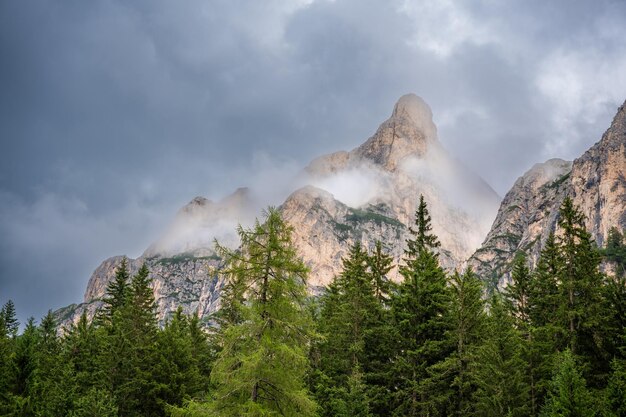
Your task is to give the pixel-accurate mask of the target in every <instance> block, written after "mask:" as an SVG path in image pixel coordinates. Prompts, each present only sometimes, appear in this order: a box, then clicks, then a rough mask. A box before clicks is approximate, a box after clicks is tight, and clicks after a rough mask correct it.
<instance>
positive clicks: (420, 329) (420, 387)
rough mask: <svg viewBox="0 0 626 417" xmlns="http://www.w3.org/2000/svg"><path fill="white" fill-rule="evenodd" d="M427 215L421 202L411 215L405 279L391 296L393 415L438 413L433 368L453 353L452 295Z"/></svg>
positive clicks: (422, 200)
mask: <svg viewBox="0 0 626 417" xmlns="http://www.w3.org/2000/svg"><path fill="white" fill-rule="evenodd" d="M430 222H431V217H430V214H429V212H428V208H427V206H426V203H425V201H424V197H423V196H420V203H419V206H418V209H417V211H416V213H415V226H416V228H415V229H414V228H410V232H411V234H412V235H413V239H409V240H407V248H406V250H405V257H404V262H405V265H403V266H402V267H401V268H400V273H401V274H402V276H403V278H404V281H403V282H402V283H401V284H400V285H399V287H398V292H397V294H395V296H394V297H393V299H392V315H393V317H394V322H395V326H396V329H397V333H398V335H399V341H398V355H397V357H396V358H395V359H394V362H395V364H396V365H395V368H396V369H395V370H394V372H395V375H396V376H397V381H396V384H395V386H396V387H397V388H396V391H397V392H396V394H395V395H396V405H397V407H396V410H395V414H396V415H404V416H418V415H437V414H438V413H440V412H441V409H442V407H445V405H443V404H442V401H441V398H435V396H434V395H432V394H433V392H432V389H433V386H436V381H437V380H438V379H439V376H438V375H431V367H433V366H435V365H436V364H438V363H439V362H441V361H443V360H444V359H445V358H446V357H447V356H448V355H449V354H450V352H451V351H452V346H451V345H450V340H449V338H448V337H447V332H448V330H449V328H450V321H449V311H450V295H449V290H448V288H447V287H446V275H445V273H444V271H443V269H442V268H441V267H440V266H439V258H438V255H437V254H436V253H435V252H434V249H436V248H437V247H439V245H440V244H439V241H438V239H437V237H436V236H435V235H434V234H431V233H430V231H431V229H432V227H431V224H430Z"/></svg>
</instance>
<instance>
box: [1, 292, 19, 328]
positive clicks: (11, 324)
mask: <svg viewBox="0 0 626 417" xmlns="http://www.w3.org/2000/svg"><path fill="white" fill-rule="evenodd" d="M0 319H1V320H2V321H3V323H4V329H5V331H6V333H7V334H8V335H9V336H11V337H15V336H17V331H18V329H19V327H20V322H19V321H17V317H16V313H15V304H13V300H9V301H7V302H6V303H5V304H4V306H2V309H1V310H0Z"/></svg>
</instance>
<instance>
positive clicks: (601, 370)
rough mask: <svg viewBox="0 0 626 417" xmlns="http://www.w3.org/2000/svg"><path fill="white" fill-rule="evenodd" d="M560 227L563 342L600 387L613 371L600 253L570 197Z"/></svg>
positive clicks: (560, 211)
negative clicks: (606, 334) (584, 363)
mask: <svg viewBox="0 0 626 417" xmlns="http://www.w3.org/2000/svg"><path fill="white" fill-rule="evenodd" d="M559 227H560V229H561V232H562V234H561V236H560V238H559V243H560V249H561V254H562V259H563V266H562V268H561V271H560V272H561V273H560V275H559V282H560V297H561V303H560V305H559V311H558V317H559V320H560V324H561V326H562V327H563V328H564V335H565V339H564V341H563V343H564V345H565V346H566V347H567V348H569V349H570V350H571V351H572V354H574V355H579V356H582V357H584V358H585V360H586V361H587V362H588V363H589V365H590V366H589V370H588V372H587V373H586V376H587V379H588V382H589V383H590V385H591V386H592V387H601V386H603V385H604V383H605V382H604V381H606V377H607V375H608V373H609V371H610V370H609V359H608V358H606V357H604V356H605V348H604V346H603V344H604V343H605V341H606V339H605V337H604V334H603V332H604V331H605V329H606V321H605V317H604V316H605V314H604V313H605V312H604V311H603V310H602V306H603V302H602V286H603V283H604V282H603V281H604V277H603V275H602V274H601V273H600V271H599V265H600V256H599V252H598V249H597V248H596V247H595V245H594V243H593V241H592V239H591V234H590V233H589V232H588V231H587V229H586V226H585V217H584V215H583V214H582V213H581V212H580V210H579V209H578V208H577V207H575V206H574V203H573V202H572V200H571V199H570V198H569V197H567V198H565V200H564V201H563V204H562V205H561V208H560V210H559Z"/></svg>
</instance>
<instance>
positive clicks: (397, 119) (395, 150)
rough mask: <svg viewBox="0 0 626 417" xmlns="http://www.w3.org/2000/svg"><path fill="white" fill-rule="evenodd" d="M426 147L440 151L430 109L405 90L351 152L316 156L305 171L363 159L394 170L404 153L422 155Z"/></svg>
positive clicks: (328, 169)
mask: <svg viewBox="0 0 626 417" xmlns="http://www.w3.org/2000/svg"><path fill="white" fill-rule="evenodd" d="M429 151H434V153H441V152H442V148H441V146H440V144H439V141H438V139H437V127H436V126H435V123H434V122H433V114H432V111H431V109H430V107H429V106H428V104H426V102H425V101H424V100H423V99H422V98H420V97H418V96H416V95H415V94H406V95H404V96H402V97H400V99H399V100H398V101H397V103H396V104H395V106H394V108H393V112H392V113H391V117H389V119H387V120H386V121H384V122H383V123H382V124H381V125H380V126H379V127H378V130H377V131H376V133H375V134H374V135H373V136H372V137H370V138H369V139H368V140H367V141H365V143H363V144H362V145H360V146H358V147H357V148H355V149H353V150H352V151H350V152H346V151H339V152H335V153H332V154H329V155H324V156H321V157H319V158H316V159H314V160H313V161H312V162H311V163H310V164H309V166H308V167H307V168H306V172H308V173H309V174H313V175H327V174H332V173H335V172H337V171H340V170H342V169H346V168H349V167H353V166H355V165H362V164H363V163H364V162H366V163H370V164H373V165H375V166H377V167H380V168H383V169H384V170H385V171H390V172H393V171H396V170H397V169H398V168H399V167H400V166H401V165H402V163H403V162H404V161H405V160H406V158H407V157H413V158H424V157H425V156H426V154H427V153H428V152H429Z"/></svg>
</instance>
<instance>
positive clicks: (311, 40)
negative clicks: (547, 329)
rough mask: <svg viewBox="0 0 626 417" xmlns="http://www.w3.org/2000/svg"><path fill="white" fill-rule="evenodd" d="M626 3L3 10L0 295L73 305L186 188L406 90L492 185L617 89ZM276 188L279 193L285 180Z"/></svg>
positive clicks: (319, 141) (382, 106) (590, 137)
mask: <svg viewBox="0 0 626 417" xmlns="http://www.w3.org/2000/svg"><path fill="white" fill-rule="evenodd" d="M624 39H626V3H625V2H623V1H611V0H606V1H594V2H588V1H571V0H562V1H551V2H545V1H539V0H530V1H512V2H492V1H488V0H483V1H478V0H477V1H462V2H461V1H451V0H449V1H438V2H426V1H369V0H344V1H342V0H336V1H327V0H300V1H293V0H285V1H276V0H274V1H272V0H270V1H263V2H259V1H253V0H250V1H226V0H216V1H200V0H190V1H185V2H171V1H165V0H144V1H133V2H126V1H122V0H108V1H104V0H101V1H98V0H96V1H90V2H82V1H74V0H56V1H52V0H49V1H39V2H35V1H28V0H26V1H25V0H8V1H3V2H1V3H0V56H1V57H2V64H1V65H0V88H1V90H0V91H2V93H1V94H0V140H1V148H0V149H1V152H0V303H4V302H5V301H6V300H7V299H9V298H11V299H13V300H14V301H15V302H16V306H17V309H18V313H19V314H20V318H21V319H22V321H23V320H24V318H25V317H26V316H29V315H34V316H35V317H37V318H39V317H41V316H42V315H43V314H44V313H45V311H46V310H47V309H48V308H57V307H60V306H62V305H65V304H69V303H71V302H79V301H81V299H82V293H83V291H84V288H85V285H86V282H87V279H88V277H89V275H90V273H91V271H92V270H93V269H94V268H95V267H96V266H97V265H98V263H99V262H100V261H101V260H103V259H104V258H106V257H109V256H112V255H117V254H127V255H129V256H132V257H134V256H137V255H139V254H140V253H141V252H142V251H143V250H144V249H145V248H146V247H147V246H148V245H149V244H150V243H151V242H152V241H154V240H155V239H156V237H157V236H158V235H159V234H161V233H162V232H163V231H164V230H165V229H166V226H167V224H168V222H169V221H171V219H172V218H173V217H174V214H175V212H176V210H177V209H178V208H179V207H180V206H182V205H183V204H185V203H186V202H187V201H189V200H191V199H192V198H193V197H194V196H196V195H203V196H207V197H209V198H212V199H220V198H221V197H223V196H224V195H226V194H229V193H231V192H232V191H233V190H234V189H235V188H237V187H240V186H246V185H253V186H256V187H257V188H258V189H259V188H260V189H263V185H264V184H270V186H268V187H267V188H266V190H267V192H268V193H270V192H271V193H272V194H271V196H270V197H269V198H268V199H269V200H274V201H275V202H276V203H280V199H281V198H283V197H284V196H283V195H282V194H281V191H280V188H281V187H276V186H274V185H275V183H276V181H279V182H280V181H283V182H284V181H285V178H286V177H289V176H291V175H295V173H297V171H298V170H299V169H300V168H301V167H304V166H305V165H306V164H307V162H308V161H309V160H311V159H313V158H314V157H316V156H318V155H320V154H324V153H328V152H332V151H335V150H340V149H348V150H349V149H352V148H353V147H355V146H357V145H358V144H360V143H362V142H363V141H365V139H367V138H368V137H369V136H370V135H371V134H373V132H374V131H375V129H376V127H377V126H378V124H379V123H380V122H382V121H383V120H384V119H386V118H387V117H388V116H389V114H390V113H391V110H392V108H393V104H394V103H395V101H396V100H397V98H398V97H400V96H401V95H402V94H405V93H407V92H414V93H416V94H418V95H420V96H421V97H423V98H424V99H425V100H426V102H428V103H429V104H430V106H431V107H432V110H433V114H434V119H435V123H436V124H437V126H438V130H439V138H440V140H441V142H442V143H443V145H444V147H446V148H447V149H448V150H450V152H451V153H453V154H454V155H456V156H457V157H458V158H459V159H460V160H461V161H462V162H463V163H464V164H466V165H467V166H468V167H470V168H471V169H472V170H474V171H475V172H477V173H478V174H480V175H481V176H482V177H483V178H484V179H485V180H486V181H487V182H488V183H490V184H491V185H492V186H493V187H494V188H495V189H496V190H497V191H498V192H499V193H500V194H501V195H503V194H504V193H505V192H506V191H507V190H508V188H509V187H510V186H511V185H512V183H513V182H514V180H515V178H516V177H518V176H519V175H521V174H522V173H523V172H524V171H525V170H527V169H528V168H530V166H532V165H533V164H534V163H536V162H541V161H544V160H546V159H548V158H552V157H560V158H564V159H572V158H575V157H576V156H578V155H580V154H581V153H582V152H583V151H584V150H585V149H587V148H588V147H589V146H591V145H592V144H593V143H595V142H596V141H597V140H599V138H600V135H601V134H602V132H603V131H604V130H605V129H606V128H607V127H608V125H609V123H610V121H611V118H612V116H613V115H614V113H615V111H616V108H617V107H618V106H619V105H620V104H621V103H622V102H623V101H624V99H625V98H626V75H625V74H626V42H624ZM277 190H278V191H277Z"/></svg>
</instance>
